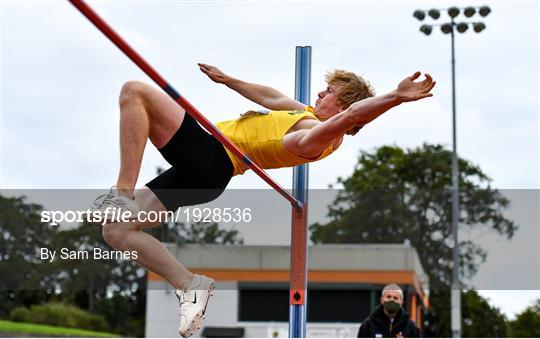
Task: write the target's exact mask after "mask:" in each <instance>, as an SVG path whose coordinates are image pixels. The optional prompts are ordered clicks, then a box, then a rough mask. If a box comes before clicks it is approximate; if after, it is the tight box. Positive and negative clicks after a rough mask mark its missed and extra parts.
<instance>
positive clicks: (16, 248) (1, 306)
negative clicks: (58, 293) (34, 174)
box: [0, 195, 57, 318]
mask: <svg viewBox="0 0 540 339" xmlns="http://www.w3.org/2000/svg"><path fill="white" fill-rule="evenodd" d="M41 210H42V207H41V206H40V205H37V204H31V203H27V202H26V198H25V197H5V196H1V195H0V277H1V278H0V317H3V318H6V317H7V316H8V315H9V312H10V311H11V309H13V308H14V307H17V306H29V305H32V304H33V303H34V301H38V302H46V301H48V300H49V299H50V298H51V296H52V295H53V292H52V291H47V290H44V289H42V290H38V289H32V290H26V291H25V290H21V289H20V283H21V282H24V281H27V280H28V279H31V277H32V276H33V275H34V273H35V270H36V269H37V268H38V267H39V265H40V264H41V260H39V255H38V253H37V252H36V251H37V249H39V248H40V247H47V246H49V245H50V244H51V241H52V238H53V236H54V234H56V233H57V227H52V226H49V225H46V224H43V223H41V216H40V212H41Z"/></svg>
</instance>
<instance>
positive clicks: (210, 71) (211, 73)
mask: <svg viewBox="0 0 540 339" xmlns="http://www.w3.org/2000/svg"><path fill="white" fill-rule="evenodd" d="M197 65H199V69H200V70H201V72H203V73H204V74H206V75H207V76H208V77H209V78H210V79H211V80H212V81H214V82H217V83H218V84H224V83H225V82H227V80H228V79H229V76H228V75H227V74H225V73H223V72H222V71H221V70H220V69H219V68H217V67H215V66H212V65H207V64H203V63H197Z"/></svg>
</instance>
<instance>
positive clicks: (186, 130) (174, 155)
mask: <svg viewBox="0 0 540 339" xmlns="http://www.w3.org/2000/svg"><path fill="white" fill-rule="evenodd" d="M159 152H160V153H161V155H163V157H164V158H165V160H167V162H168V163H169V164H171V165H172V167H171V168H169V169H168V170H166V171H165V172H163V173H161V174H160V175H158V176H157V177H156V178H154V179H153V180H152V181H150V182H149V183H148V184H146V186H147V187H148V188H150V190H152V192H153V193H154V194H155V195H156V196H157V198H158V199H159V200H160V201H161V203H162V204H163V205H164V206H165V207H166V208H167V210H169V211H176V210H177V209H178V208H179V207H181V206H192V205H198V204H203V203H206V202H209V201H212V200H214V199H216V198H217V197H219V196H220V195H221V193H223V191H224V190H225V187H227V184H228V183H229V181H230V180H231V178H232V176H233V173H234V167H233V164H232V162H231V159H230V158H229V156H228V155H227V152H226V151H225V148H224V146H223V145H222V144H221V143H220V142H219V141H218V140H217V139H216V138H214V137H213V136H212V135H211V134H209V133H208V132H206V131H205V130H204V129H203V128H202V127H201V126H200V125H199V124H198V123H197V121H195V119H193V118H192V117H191V116H190V115H189V114H187V113H186V115H185V117H184V121H183V122H182V125H181V126H180V128H179V129H178V131H176V133H175V134H174V136H173V137H172V138H171V140H170V141H169V142H168V143H167V145H165V146H164V147H163V148H161V149H160V150H159Z"/></svg>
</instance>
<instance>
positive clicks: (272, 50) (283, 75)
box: [0, 1, 540, 315]
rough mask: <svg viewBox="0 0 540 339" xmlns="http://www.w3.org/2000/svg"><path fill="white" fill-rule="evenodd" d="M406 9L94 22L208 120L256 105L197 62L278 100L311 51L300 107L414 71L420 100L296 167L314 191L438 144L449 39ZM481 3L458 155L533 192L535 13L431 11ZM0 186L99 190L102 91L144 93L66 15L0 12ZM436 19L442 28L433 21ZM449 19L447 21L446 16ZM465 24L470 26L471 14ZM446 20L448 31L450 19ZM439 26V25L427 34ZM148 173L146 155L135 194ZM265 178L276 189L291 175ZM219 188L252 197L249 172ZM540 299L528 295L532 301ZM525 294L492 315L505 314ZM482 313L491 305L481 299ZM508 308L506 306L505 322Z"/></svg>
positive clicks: (173, 6) (126, 4)
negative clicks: (348, 83) (330, 90)
mask: <svg viewBox="0 0 540 339" xmlns="http://www.w3.org/2000/svg"><path fill="white" fill-rule="evenodd" d="M432 3H433V2H432V1H431V2H426V1H424V2H422V1H416V2H408V1H399V2H398V1H376V2H375V1H355V2H353V1H318V2H315V1H257V2H251V1H197V2H194V1H166V2H165V1H163V2H157V1H153V2H140V1H115V2H112V1H99V2H92V6H93V7H94V9H95V10H96V11H97V12H98V13H99V14H100V15H101V16H102V17H103V18H104V19H105V20H106V21H108V22H109V24H111V25H112V26H113V27H114V28H115V29H116V30H117V32H118V33H120V35H122V36H123V37H124V38H125V39H126V40H127V41H128V42H129V43H130V44H131V45H132V46H133V47H134V48H135V49H136V50H138V51H139V53H140V54H141V55H142V56H143V57H144V58H146V59H147V60H148V61H149V62H150V63H151V64H152V65H153V66H154V67H155V68H156V69H157V70H158V72H160V73H161V74H162V75H164V76H165V78H167V79H168V80H169V81H170V83H171V84H172V85H173V86H174V87H175V88H176V89H177V90H178V91H179V92H180V93H181V94H183V95H184V96H186V97H187V98H188V100H189V101H190V102H191V103H193V104H194V105H195V106H196V107H197V108H199V110H200V111H202V112H203V113H204V114H205V115H206V116H207V117H208V118H209V119H210V120H211V121H213V122H218V121H221V120H226V119H232V118H235V117H237V116H238V114H240V113H242V112H243V111H246V110H248V109H252V108H257V106H256V105H254V104H253V103H250V102H249V101H247V100H245V99H243V98H242V97H240V96H238V95H236V94H235V93H233V92H231V91H230V90H229V89H227V88H226V87H224V86H221V85H216V84H214V83H213V82H211V81H210V80H209V79H207V78H206V76H204V75H203V74H202V73H200V71H199V70H198V68H197V67H196V63H197V62H206V63H210V64H214V65H217V66H218V67H220V68H221V69H222V70H223V71H225V72H227V73H229V74H231V75H233V76H235V77H238V78H242V79H245V80H248V81H252V82H258V83H263V84H267V85H270V86H273V87H275V88H277V89H279V90H280V91H282V92H283V93H287V94H290V95H291V96H292V95H293V90H294V88H293V87H294V47H295V46H297V45H310V46H312V47H313V69H312V96H311V97H312V98H315V97H316V93H317V91H318V90H320V89H323V88H324V87H325V83H324V73H325V72H326V71H328V70H332V69H335V68H344V69H348V70H352V71H355V72H357V73H359V74H361V75H363V76H365V77H366V78H367V79H369V80H370V81H371V83H372V85H373V86H374V87H375V88H376V90H377V92H378V93H379V94H383V93H385V92H387V91H390V90H392V89H393V88H395V86H396V85H397V83H398V82H399V81H400V80H401V79H402V78H403V77H405V76H408V75H410V74H411V73H413V72H414V71H416V70H420V71H423V72H429V73H430V74H432V75H433V77H434V78H435V79H436V80H437V84H438V85H437V87H436V88H435V90H434V97H433V98H430V99H427V100H423V101H421V102H416V103H409V104H404V105H401V106H399V107H397V108H395V109H393V110H392V111H390V112H388V113H386V114H385V115H383V116H382V117H380V118H379V119H377V120H376V121H374V122H373V123H371V124H370V125H368V126H366V127H365V128H364V129H363V130H362V131H361V133H359V134H358V135H357V136H355V137H349V138H347V139H346V140H345V142H344V144H343V145H342V146H341V148H340V150H339V151H338V152H336V153H335V154H332V155H331V156H330V157H329V158H327V159H325V160H324V161H321V162H320V163H316V164H313V165H311V172H310V186H311V187H313V188H325V187H327V186H328V185H329V184H332V183H335V182H336V178H337V177H338V176H342V177H346V176H348V175H350V174H351V173H352V171H353V169H354V165H355V163H356V159H357V155H358V153H359V152H360V151H362V150H364V151H366V150H367V151H369V150H373V149H374V148H376V147H379V146H381V145H398V146H400V147H417V146H420V145H421V144H422V143H424V142H429V143H442V144H445V145H447V146H449V147H450V146H451V77H450V75H451V73H450V37H449V36H448V35H446V36H445V35H443V34H442V33H441V32H440V31H439V30H438V29H435V30H434V32H433V33H432V35H431V36H425V35H424V34H422V33H421V32H419V27H420V25H421V23H420V22H419V21H417V20H416V19H415V18H413V17H412V12H413V11H414V10H415V9H429V8H431V7H432ZM467 4H471V5H484V4H487V5H490V6H491V9H492V13H491V14H490V15H489V16H488V17H486V18H483V19H481V20H482V21H483V22H485V24H486V26H487V29H486V30H485V31H483V32H482V33H480V34H476V33H474V32H473V31H472V30H469V31H468V32H466V33H465V34H462V35H461V34H460V35H458V36H457V37H456V72H457V73H456V79H457V82H456V87H457V114H458V150H459V154H460V156H461V157H463V158H466V159H468V160H470V161H472V162H473V163H475V164H478V165H479V166H480V167H481V169H482V170H483V171H484V172H485V173H487V174H488V176H489V177H490V178H491V179H492V180H493V181H492V186H494V187H496V188H501V189H509V188H514V189H515V188H517V189H538V188H539V187H538V186H539V139H538V129H539V119H538V112H539V110H538V107H539V87H538V77H539V68H538V63H539V62H538V57H539V55H538V40H539V22H538V17H539V7H538V2H536V1H484V2H470V1H467V2H465V1H452V2H448V1H438V2H437V5H438V6H439V7H440V8H442V7H448V6H450V5H458V6H465V5H467ZM1 10H2V12H1V18H2V24H1V28H2V32H1V37H2V42H1V44H2V46H1V57H2V60H1V72H2V74H1V77H0V78H1V84H2V89H1V96H2V97H1V99H2V100H1V107H0V109H1V130H0V141H1V145H0V151H1V152H0V153H1V166H0V187H2V188H106V187H109V186H110V185H112V184H113V183H114V182H115V180H116V175H117V170H118V164H119V161H118V104H117V102H118V99H117V98H118V92H119V89H120V87H121V86H122V84H123V83H124V82H125V81H127V80H131V79H138V80H143V81H147V82H149V81H150V80H149V79H148V78H147V77H146V76H145V75H144V74H143V73H142V72H141V71H139V70H138V69H137V68H136V66H134V65H133V64H132V63H131V62H130V61H129V60H128V59H127V58H126V57H125V56H124V55H123V54H122V53H121V52H120V51H119V50H117V48H116V47H115V46H114V45H113V44H112V43H110V42H109V41H108V40H107V39H106V38H105V37H104V36H103V35H102V34H101V33H99V32H98V31H97V30H96V29H95V28H94V27H93V26H92V25H91V24H90V23H89V22H88V21H87V20H86V19H85V18H84V17H82V15H81V14H80V13H78V11H76V10H75V9H74V8H73V7H72V6H71V5H69V3H68V2H67V1H54V2H53V1H49V2H43V1H2V7H1ZM442 17H443V18H447V16H446V14H445V13H443V14H442ZM461 18H463V17H461ZM474 19H475V20H480V18H479V17H478V16H475V17H474ZM460 20H461V19H459V20H458V21H460ZM439 22H442V20H439ZM156 166H161V167H167V165H166V163H165V162H164V161H163V160H162V159H161V158H160V155H159V153H158V152H157V151H155V150H154V149H153V148H152V147H151V146H149V147H148V148H147V152H146V154H145V158H144V162H143V168H142V171H141V176H140V180H139V185H143V184H145V183H146V182H147V181H149V180H150V179H152V177H153V176H154V174H155V169H156ZM270 174H271V175H272V176H273V177H274V178H276V179H277V181H278V182H279V183H280V184H282V185H283V186H285V187H290V186H291V170H290V169H282V170H272V171H270ZM229 187H231V188H266V187H267V186H266V184H265V183H264V182H262V181H261V180H260V179H259V178H258V177H256V176H255V175H254V174H253V173H251V172H250V171H249V172H248V173H246V174H245V175H243V176H240V177H237V178H234V179H233V180H232V182H231V184H230V186H229ZM539 288H540V287H539ZM533 296H538V291H536V292H531V293H529V294H528V295H527V296H525V297H522V299H519V301H518V302H516V300H518V299H516V297H514V299H513V300H514V302H512V303H508V302H506V304H505V303H504V302H502V301H501V302H500V303H499V304H500V305H501V306H502V307H504V308H505V312H506V313H507V314H509V315H511V312H513V311H514V309H516V308H517V307H516V306H515V304H519V305H520V307H519V308H520V309H522V308H523V307H524V306H526V304H527V300H531V298H532V297H533ZM490 298H491V299H492V301H494V302H498V301H497V300H498V299H497V294H496V293H494V294H492V295H490ZM511 305H514V308H513V309H512V310H511V311H509V310H510V308H511Z"/></svg>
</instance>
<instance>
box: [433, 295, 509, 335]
mask: <svg viewBox="0 0 540 339" xmlns="http://www.w3.org/2000/svg"><path fill="white" fill-rule="evenodd" d="M449 299H450V291H449V290H446V291H444V292H443V293H438V294H436V295H435V296H430V302H431V303H432V304H436V305H447V304H448V300H449ZM461 304H462V313H461V317H462V322H463V323H462V325H463V327H462V329H461V336H462V337H464V338H478V337H490V338H501V337H507V336H508V330H507V329H508V323H507V320H506V317H505V316H504V315H503V314H502V313H501V311H500V310H499V309H498V308H497V307H492V306H491V305H489V302H488V301H487V300H486V299H484V298H483V297H482V296H480V295H479V294H478V293H477V292H476V291H474V290H470V291H465V292H462V293H461ZM434 312H437V313H436V314H430V315H429V317H428V318H427V319H426V322H427V326H426V327H425V331H426V333H425V336H427V337H433V336H441V335H440V334H442V336H451V333H452V332H451V329H450V308H449V307H435V309H434Z"/></svg>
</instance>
